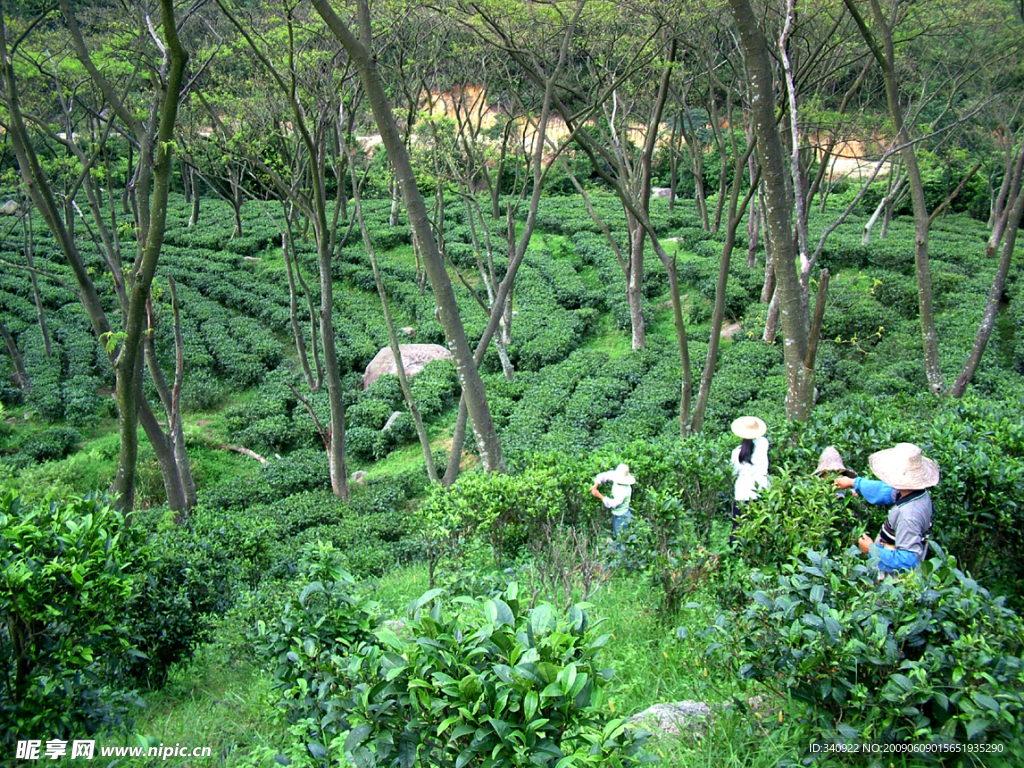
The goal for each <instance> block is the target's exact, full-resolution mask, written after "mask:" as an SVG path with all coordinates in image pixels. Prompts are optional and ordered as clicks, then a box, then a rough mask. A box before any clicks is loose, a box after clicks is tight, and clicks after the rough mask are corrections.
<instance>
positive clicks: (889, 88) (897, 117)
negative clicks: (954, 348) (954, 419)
mask: <svg viewBox="0 0 1024 768" xmlns="http://www.w3.org/2000/svg"><path fill="white" fill-rule="evenodd" d="M844 3H845V4H846V7H847V8H848V9H849V11H850V14H851V15H852V16H853V18H854V20H855V21H856V22H857V26H858V28H859V29H860V31H861V35H862V36H863V37H864V40H865V41H866V42H867V44H868V47H869V48H870V49H871V52H872V54H873V55H874V57H875V59H876V61H878V65H879V67H880V68H881V70H882V78H883V81H884V83H885V96H886V102H887V103H888V106H889V115H890V117H891V118H892V121H893V127H894V128H895V130H896V141H897V142H898V143H899V144H900V146H901V147H902V149H901V150H900V155H901V157H902V158H903V164H904V166H905V167H906V169H907V183H908V184H909V187H910V200H911V204H912V205H913V209H914V268H915V272H916V273H917V303H918V309H919V314H920V317H921V337H922V340H923V343H924V371H925V377H926V378H927V379H928V387H929V389H931V391H932V392H934V393H936V394H938V393H941V392H942V391H943V389H944V385H943V380H942V366H941V364H940V360H939V343H938V334H937V332H936V330H935V310H934V301H933V292H932V276H931V265H930V262H929V259H928V230H929V224H930V220H929V219H930V217H929V215H928V204H927V201H926V200H925V195H924V184H923V182H922V180H921V171H920V168H919V167H918V165H917V155H916V153H915V152H914V145H913V143H911V141H910V134H909V132H908V131H907V129H906V126H905V125H904V122H903V107H902V106H901V105H900V94H899V86H898V84H897V82H896V71H895V67H896V53H895V45H894V43H893V37H892V29H891V28H890V27H889V24H888V22H887V21H886V19H885V16H884V14H883V13H882V9H881V7H880V6H879V4H878V0H870V4H871V14H872V16H873V18H874V20H875V26H876V27H877V29H878V33H879V35H881V38H882V46H881V47H880V46H879V45H878V43H877V42H876V41H875V38H874V35H873V34H872V33H871V30H870V29H869V28H868V26H867V23H866V21H865V20H864V18H863V17H862V16H861V14H860V12H859V11H858V9H857V7H856V6H855V5H854V3H853V0H844Z"/></svg>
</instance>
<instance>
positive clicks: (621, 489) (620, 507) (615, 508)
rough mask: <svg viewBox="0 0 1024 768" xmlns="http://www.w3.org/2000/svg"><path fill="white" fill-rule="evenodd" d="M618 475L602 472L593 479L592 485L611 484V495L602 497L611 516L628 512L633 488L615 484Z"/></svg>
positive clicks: (612, 472) (611, 472)
mask: <svg viewBox="0 0 1024 768" xmlns="http://www.w3.org/2000/svg"><path fill="white" fill-rule="evenodd" d="M616 477H618V475H616V474H615V472H614V471H609V472H602V473H601V474H599V475H598V476H597V477H595V478H594V485H601V484H602V483H611V484H612V493H611V495H610V496H605V497H604V505H605V507H606V508H607V509H610V510H611V511H612V514H613V515H624V514H626V513H627V512H629V501H630V499H632V498H633V486H632V485H625V484H624V483H617V482H615V478H616Z"/></svg>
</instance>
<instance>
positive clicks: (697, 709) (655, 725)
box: [629, 701, 711, 736]
mask: <svg viewBox="0 0 1024 768" xmlns="http://www.w3.org/2000/svg"><path fill="white" fill-rule="evenodd" d="M710 714H711V708H710V707H709V706H708V705H707V704H705V703H704V702H703V701H676V702H671V703H666V704H655V705H654V706H652V707H648V708H647V709H645V710H644V711H643V712H641V713H640V714H638V715H633V716H632V717H631V718H629V722H630V723H633V724H635V725H640V726H643V727H644V728H647V729H648V730H651V731H660V732H661V733H664V734H669V735H671V736H678V735H679V734H680V733H682V732H683V731H692V730H696V729H698V728H700V727H701V726H702V725H703V723H704V721H705V720H706V719H707V718H708V716H709V715H710Z"/></svg>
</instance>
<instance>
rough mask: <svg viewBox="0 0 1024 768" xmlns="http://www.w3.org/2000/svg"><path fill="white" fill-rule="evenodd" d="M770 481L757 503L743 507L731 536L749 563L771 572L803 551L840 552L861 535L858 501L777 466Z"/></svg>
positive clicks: (830, 486)
mask: <svg viewBox="0 0 1024 768" xmlns="http://www.w3.org/2000/svg"><path fill="white" fill-rule="evenodd" d="M771 481H772V483H771V487H770V488H768V489H767V490H762V491H759V493H758V498H757V499H754V500H753V501H748V502H745V503H744V504H743V506H742V507H741V510H742V511H741V514H740V517H739V519H738V525H737V528H736V530H735V531H734V532H733V535H734V537H735V539H736V545H737V550H738V552H739V554H740V555H741V556H742V557H743V559H744V560H745V561H746V562H747V563H749V564H750V565H753V566H755V567H761V568H772V569H775V568H778V567H779V566H781V564H782V563H785V562H786V561H788V560H789V559H790V558H791V557H797V556H799V555H801V554H802V553H803V552H806V551H807V550H817V551H830V552H833V553H837V552H841V551H843V550H845V549H846V548H847V547H848V546H849V545H851V544H853V543H854V542H855V541H856V539H857V534H858V533H859V532H863V530H864V526H863V524H862V523H859V521H858V513H859V511H860V509H861V505H860V503H859V500H858V499H857V498H856V497H855V496H853V495H852V494H850V493H849V492H847V493H837V492H836V491H835V489H834V488H833V487H832V484H831V482H829V481H828V480H823V479H820V478H817V477H808V474H807V473H806V472H801V473H799V474H798V475H793V474H791V473H790V471H789V470H787V469H785V468H783V469H781V470H776V471H774V472H773V473H772V478H771Z"/></svg>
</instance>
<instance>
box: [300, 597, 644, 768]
mask: <svg viewBox="0 0 1024 768" xmlns="http://www.w3.org/2000/svg"><path fill="white" fill-rule="evenodd" d="M308 590H310V588H309V587H307V591H308ZM310 594H313V593H312V592H311V593H310ZM437 597H438V593H437V592H436V591H435V592H429V593H427V594H426V595H424V596H423V597H421V598H420V599H419V600H417V601H416V602H415V603H414V604H413V605H412V606H411V607H410V613H411V619H410V620H409V621H408V623H407V624H406V626H405V627H404V629H403V630H402V637H399V636H398V635H397V634H395V632H394V631H392V630H390V629H387V628H382V629H379V630H378V631H377V632H376V636H375V637H374V638H373V639H372V640H371V641H370V642H364V643H362V644H361V645H358V646H355V645H348V643H347V638H346V641H345V645H348V648H350V649H351V652H350V654H349V655H348V656H347V657H345V656H342V655H341V654H340V653H335V654H334V655H333V656H329V655H328V654H327V653H325V652H324V650H326V649H325V648H324V646H323V645H321V644H318V643H317V642H316V640H314V641H313V642H312V643H309V645H308V647H305V648H303V649H302V650H303V651H304V653H305V658H304V657H303V654H302V653H300V652H299V649H296V650H295V651H294V652H293V653H294V658H295V659H297V660H298V662H299V663H300V664H302V665H303V673H304V674H308V675H310V680H309V683H308V684H306V685H302V684H300V686H299V687H300V691H301V692H302V694H303V695H304V696H305V699H306V700H307V701H308V702H309V704H308V705H307V711H308V712H310V713H311V714H313V716H314V723H315V724H316V725H317V726H319V729H321V730H322V733H323V736H322V737H321V738H322V739H323V740H322V741H320V742H316V743H310V745H309V748H310V751H311V752H312V753H313V754H319V755H326V754H327V749H326V748H325V747H324V746H323V745H324V744H325V743H328V740H329V738H330V736H332V735H333V734H336V733H338V732H339V731H340V730H341V726H340V725H339V722H340V721H341V720H342V719H344V721H346V725H347V728H348V736H347V737H346V739H345V742H344V752H345V755H346V757H347V758H348V760H349V761H350V762H352V763H353V764H354V765H356V766H377V765H395V764H397V765H401V766H413V765H430V766H450V765H456V764H457V765H460V766H478V765H489V766H496V767H498V766H513V765H524V764H529V763H532V764H541V763H543V764H554V763H556V762H557V763H558V764H559V765H563V766H570V765H612V766H622V765H635V764H638V763H640V762H643V761H644V760H645V756H644V754H643V752H642V750H641V749H640V742H641V741H642V737H638V735H637V734H634V733H632V732H629V731H627V730H626V728H625V724H624V722H623V721H621V720H612V719H610V716H609V714H608V713H607V712H606V711H605V710H604V708H603V706H602V705H603V703H604V694H603V689H604V687H605V686H606V685H607V683H608V680H609V679H610V678H611V676H612V671H611V670H607V669H601V668H600V667H599V666H598V665H597V661H596V656H597V654H598V652H599V650H600V649H601V648H602V647H603V646H604V645H605V644H606V643H607V642H608V639H609V638H608V636H607V635H604V636H600V637H598V636H596V633H595V629H596V626H595V625H592V624H591V622H590V619H589V617H588V615H587V613H586V611H585V610H584V609H583V608H582V607H579V606H574V607H573V608H572V609H570V611H569V614H568V616H559V615H557V614H556V613H555V612H554V611H553V610H552V609H551V608H550V607H549V606H547V605H545V604H542V605H539V606H537V607H535V608H533V609H532V610H527V609H526V606H525V605H523V604H522V603H521V602H520V600H519V598H518V588H517V587H516V585H514V584H513V585H510V587H509V589H508V590H507V591H506V592H505V593H504V594H502V596H501V597H499V598H493V599H486V600H473V599H470V598H456V600H455V604H456V609H455V610H454V611H451V612H449V611H445V610H443V609H442V607H441V605H440V603H436V602H435V603H434V604H433V607H430V606H431V602H432V601H434V600H435V599H436V598H437ZM428 608H429V611H428ZM359 629H360V630H362V629H363V626H362V625H361V624H360V626H359ZM335 634H338V635H340V634H341V633H335ZM354 634H355V633H354V632H350V633H349V634H348V636H352V635H354ZM322 648H323V649H324V650H321V649H322ZM306 658H308V659H309V661H306V660H305V659H306ZM335 676H337V677H335ZM336 680H337V681H338V682H339V683H341V681H344V682H343V683H342V684H340V685H338V686H337V693H335V694H334V695H328V696H326V697H324V698H325V699H326V701H324V704H325V706H320V704H321V701H323V700H321V699H318V698H317V697H316V694H317V693H318V692H319V691H321V690H323V687H324V686H323V684H324V683H326V682H327V681H331V682H334V681H336ZM306 691H309V693H308V694H306V693H305V692H306ZM321 712H324V713H325V714H323V716H320V713H321Z"/></svg>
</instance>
